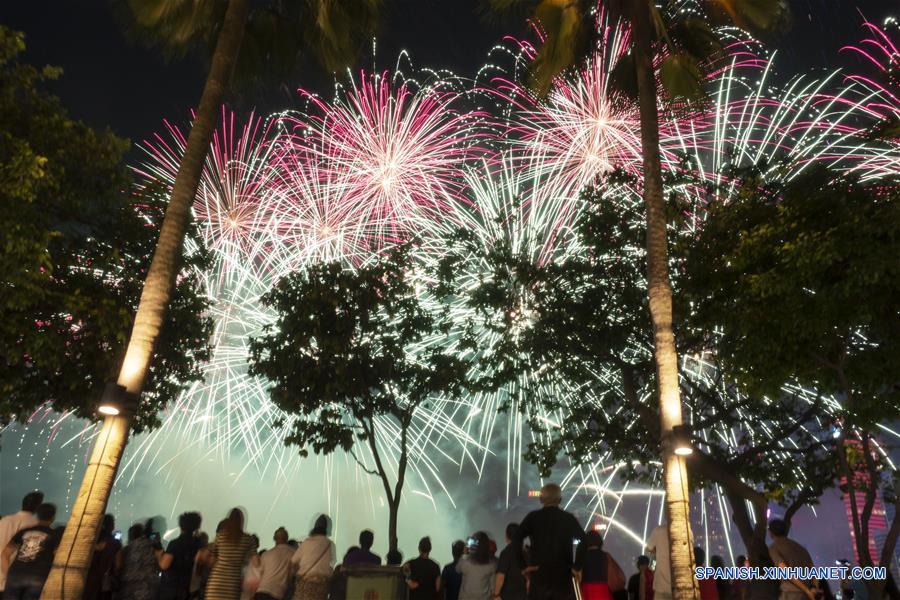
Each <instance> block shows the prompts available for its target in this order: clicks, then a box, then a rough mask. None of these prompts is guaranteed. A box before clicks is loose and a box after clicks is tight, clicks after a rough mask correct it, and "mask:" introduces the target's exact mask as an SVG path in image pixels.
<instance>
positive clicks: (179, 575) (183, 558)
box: [159, 512, 202, 600]
mask: <svg viewBox="0 0 900 600" xmlns="http://www.w3.org/2000/svg"><path fill="white" fill-rule="evenodd" d="M201 523H202V517H201V516H200V513H196V512H186V513H183V514H182V515H180V516H179V517H178V527H179V529H181V534H180V535H179V536H178V537H177V538H175V539H174V540H172V541H171V542H169V545H168V546H167V547H166V551H165V552H164V553H163V555H162V556H161V557H160V559H159V568H160V570H162V577H160V580H159V600H186V599H187V597H188V596H189V595H190V589H191V574H192V573H193V570H194V559H195V558H196V557H197V552H199V551H200V548H201V541H200V538H199V537H197V532H198V531H199V530H200V524H201Z"/></svg>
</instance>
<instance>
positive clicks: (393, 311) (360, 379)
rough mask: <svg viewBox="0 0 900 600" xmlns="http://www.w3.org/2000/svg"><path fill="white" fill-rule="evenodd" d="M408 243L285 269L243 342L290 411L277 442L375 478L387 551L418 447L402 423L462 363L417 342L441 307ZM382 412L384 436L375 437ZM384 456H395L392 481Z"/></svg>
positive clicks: (439, 325)
mask: <svg viewBox="0 0 900 600" xmlns="http://www.w3.org/2000/svg"><path fill="white" fill-rule="evenodd" d="M412 246H413V242H410V243H407V244H404V245H401V246H399V247H397V248H395V249H393V250H391V251H389V252H387V253H386V254H384V255H382V256H380V257H379V258H378V259H376V260H375V261H373V262H372V263H369V264H366V265H363V266H361V267H358V268H355V269H351V268H349V267H347V266H345V265H342V264H340V263H337V262H332V263H323V264H317V265H314V266H312V267H309V268H308V269H305V270H303V271H299V272H296V273H294V274H292V275H289V276H288V277H285V278H284V279H282V280H281V281H279V282H278V284H276V286H275V288H274V289H273V290H272V291H271V292H269V293H268V294H267V295H265V296H264V297H263V304H264V305H265V306H267V307H269V308H271V309H273V310H274V312H275V315H276V319H275V322H274V323H273V324H272V325H270V326H268V327H267V328H266V331H265V334H264V335H263V336H262V337H260V338H257V339H254V340H253V341H252V343H251V355H252V358H251V373H252V374H255V375H261V376H263V377H265V378H266V379H267V380H268V381H269V382H270V383H271V388H270V392H269V393H270V395H271V397H272V401H273V402H274V403H275V404H276V405H277V406H278V408H280V409H281V410H283V411H285V412H286V413H287V414H288V415H289V419H288V425H289V434H288V437H287V439H286V440H285V441H286V442H287V443H289V444H294V445H296V446H298V447H299V451H300V454H301V455H304V456H306V455H307V454H308V451H309V450H308V449H309V448H311V449H312V450H313V451H314V452H316V453H323V454H327V453H330V452H334V451H335V450H337V449H342V450H344V451H346V452H349V453H350V454H352V456H353V457H354V458H355V459H356V461H357V463H358V464H359V465H360V466H361V467H362V468H363V469H364V470H365V471H366V472H368V473H370V474H373V475H376V476H378V477H379V478H380V479H381V482H382V484H383V486H384V491H385V496H386V498H387V503H388V505H389V508H390V511H391V525H390V532H389V537H390V545H391V548H392V549H395V548H396V547H397V546H396V544H397V539H396V538H397V532H396V518H397V510H398V508H399V501H400V497H401V492H402V489H403V485H404V478H405V475H406V468H407V465H408V464H409V461H410V459H411V453H412V452H418V451H419V450H421V449H411V448H410V447H409V437H408V435H409V432H410V427H411V426H412V425H413V421H414V419H415V418H416V416H417V411H420V410H422V409H423V408H424V407H425V405H426V404H427V402H428V401H429V399H432V398H435V397H436V396H437V395H439V394H440V395H443V396H444V397H453V396H456V395H458V394H459V393H460V392H461V391H462V389H463V386H464V383H465V376H466V370H467V365H466V364H465V362H464V361H462V360H461V359H460V358H458V357H457V356H455V355H454V354H453V353H451V352H449V351H447V350H446V349H445V348H443V347H442V346H441V345H436V346H428V345H426V344H424V343H423V342H425V341H426V340H427V339H428V338H429V337H431V336H434V335H436V334H438V333H439V332H441V331H445V330H446V326H445V314H444V311H443V310H440V309H434V308H433V307H429V306H426V304H425V303H424V302H423V299H422V296H421V295H420V294H419V293H418V290H417V287H418V286H420V285H423V284H424V281H423V274H422V273H421V272H419V268H418V267H417V266H416V264H415V263H414V261H413V260H412V258H411V256H410V249H411V247H412ZM383 420H387V421H388V422H389V423H390V425H389V429H388V430H389V431H392V432H394V433H393V436H394V437H393V438H391V439H385V438H384V437H381V436H379V431H382V423H380V421H383ZM359 446H361V447H362V448H360V447H359ZM386 453H387V454H386ZM387 455H392V456H394V457H395V458H396V460H397V469H396V479H395V480H393V479H392V477H391V473H392V472H393V470H392V469H391V468H390V465H389V464H388V463H387V462H386V460H385V459H386V457H387Z"/></svg>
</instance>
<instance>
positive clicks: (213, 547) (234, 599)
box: [204, 533, 258, 600]
mask: <svg viewBox="0 0 900 600" xmlns="http://www.w3.org/2000/svg"><path fill="white" fill-rule="evenodd" d="M257 543H258V542H257V541H256V538H254V537H253V536H251V535H249V534H246V533H242V534H241V536H240V537H239V538H238V539H236V540H232V539H229V538H227V537H225V536H223V535H219V536H216V541H215V542H213V543H212V544H210V546H209V551H210V554H211V555H212V556H213V557H215V559H216V562H215V564H213V567H212V571H210V574H209V580H208V581H207V583H206V594H205V596H204V597H205V599H206V600H239V599H240V597H241V583H242V581H243V573H244V565H245V564H247V562H248V561H249V560H250V557H251V555H252V554H253V553H254V552H256V547H257Z"/></svg>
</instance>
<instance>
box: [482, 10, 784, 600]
mask: <svg viewBox="0 0 900 600" xmlns="http://www.w3.org/2000/svg"><path fill="white" fill-rule="evenodd" d="M487 3H488V5H489V6H490V7H491V9H492V10H494V11H496V12H505V11H508V10H510V9H514V8H519V9H521V8H525V9H526V10H530V11H531V14H532V15H533V18H534V20H535V21H536V22H537V23H538V24H539V25H540V27H541V28H542V33H543V38H542V44H541V46H540V49H539V52H538V55H537V57H536V59H535V62H534V69H533V87H534V88H535V90H536V91H537V93H538V94H545V93H546V92H547V91H548V90H549V89H550V86H551V83H552V81H553V79H554V78H555V77H557V76H558V75H560V74H564V73H565V71H567V70H568V69H569V68H571V67H573V66H577V65H578V64H579V63H581V62H583V61H584V59H585V56H586V55H589V54H590V53H592V52H593V51H594V44H593V43H592V40H591V38H592V37H593V36H594V34H595V32H596V25H595V23H594V20H593V19H594V15H595V13H596V10H597V7H598V3H597V2H596V0H488V2H487ZM600 6H601V7H602V8H603V9H604V10H608V11H610V13H611V14H612V15H613V17H616V18H622V19H624V20H625V21H627V22H628V23H629V25H630V26H631V34H632V42H631V52H630V53H629V54H627V55H626V56H625V57H624V58H623V59H622V60H621V61H620V63H619V65H617V67H616V69H615V70H616V73H615V77H614V79H615V80H616V81H617V82H618V85H619V87H620V88H621V89H622V90H623V91H625V92H626V93H629V94H630V95H632V96H634V97H635V98H636V100H637V102H638V105H639V107H640V121H641V150H642V155H643V156H642V159H643V160H642V163H643V182H642V183H643V185H642V187H643V200H644V211H645V217H644V218H645V221H646V224H647V227H646V237H645V247H646V269H647V282H648V285H647V295H648V299H649V303H648V308H649V311H650V316H651V321H652V323H653V330H654V354H653V357H654V362H655V364H656V385H657V391H658V398H659V419H660V428H661V430H662V431H663V432H670V431H672V428H673V427H675V426H677V425H679V424H680V423H681V421H682V407H681V399H680V398H679V384H678V356H677V353H676V347H675V337H674V333H673V331H672V321H673V319H672V288H671V283H670V281H669V273H668V257H667V255H668V248H667V241H666V205H665V200H664V198H663V177H662V167H661V163H660V152H659V110H660V107H659V100H660V99H661V98H667V97H668V98H679V97H680V98H697V97H700V96H702V88H701V82H702V79H703V71H704V69H705V68H706V67H708V66H709V65H710V64H711V62H710V58H712V57H713V56H714V55H716V54H717V53H719V52H720V51H721V48H722V43H721V42H720V40H719V39H718V35H717V32H716V30H715V29H714V28H713V27H711V26H710V23H711V22H712V23H715V22H716V21H719V22H730V23H734V24H737V25H739V26H742V27H752V28H754V29H762V30H769V29H773V28H775V27H776V26H777V25H780V24H783V23H784V19H783V17H784V15H785V14H786V12H785V10H784V3H783V2H781V0H710V1H708V2H698V3H696V4H694V3H688V2H685V1H684V0H664V1H663V2H662V3H658V2H655V1H649V0H635V1H632V2H622V1H619V0H609V1H605V2H601V3H600ZM666 437H667V439H668V434H667V436H666ZM662 453H663V462H664V463H665V465H666V467H665V471H666V476H665V488H666V497H667V502H666V512H667V515H666V516H667V521H668V523H669V537H670V540H671V541H672V543H671V554H672V556H671V564H672V573H673V580H672V581H673V593H674V595H675V597H676V598H679V599H683V598H696V597H698V594H699V589H698V588H697V583H696V580H695V579H694V577H693V571H692V569H691V566H692V564H693V557H692V553H691V551H690V549H691V547H692V546H691V544H690V539H689V536H690V531H689V526H690V524H689V522H688V512H689V507H688V498H687V496H686V495H685V493H684V492H683V490H684V489H686V487H687V486H686V485H684V481H683V477H684V465H683V462H682V461H681V460H680V459H679V457H678V456H676V455H675V454H674V453H673V451H672V449H671V448H670V447H669V444H664V445H663V446H662Z"/></svg>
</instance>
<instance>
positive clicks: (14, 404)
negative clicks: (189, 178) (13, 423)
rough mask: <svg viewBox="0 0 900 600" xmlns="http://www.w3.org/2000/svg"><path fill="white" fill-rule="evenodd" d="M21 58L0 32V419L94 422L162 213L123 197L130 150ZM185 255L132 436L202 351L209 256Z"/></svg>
mask: <svg viewBox="0 0 900 600" xmlns="http://www.w3.org/2000/svg"><path fill="white" fill-rule="evenodd" d="M24 47H25V45H24V36H23V35H22V34H20V33H16V32H13V31H11V30H9V29H7V28H0V229H2V230H3V232H4V236H3V242H2V245H0V270H2V271H3V273H4V280H3V283H2V287H0V289H2V294H0V298H2V301H0V306H2V310H3V318H2V325H0V355H2V363H0V392H2V393H0V418H2V419H4V420H7V419H10V418H18V419H24V418H27V417H28V416H30V414H31V413H32V412H33V411H34V410H36V409H37V408H38V407H40V406H42V405H43V404H44V403H45V402H52V403H53V407H54V409H55V410H57V411H69V410H72V411H75V413H76V414H78V415H79V416H82V417H87V418H93V417H94V409H95V406H96V402H97V399H98V398H99V396H100V394H101V393H102V390H103V386H104V384H105V382H106V381H107V380H109V379H114V378H115V373H116V371H117V369H118V366H119V363H120V362H121V360H122V356H123V352H124V345H125V341H126V338H127V335H128V332H129V330H130V327H131V320H132V317H133V314H134V310H135V307H136V305H137V301H138V297H139V294H140V290H141V284H142V281H143V275H144V271H145V269H146V268H147V265H148V264H149V261H150V256H151V253H152V251H153V246H154V244H155V242H156V237H157V234H158V224H159V221H160V220H161V217H162V210H163V208H164V201H163V199H162V198H163V197H162V195H161V194H160V193H159V190H154V189H142V190H138V189H135V188H134V187H133V185H132V183H131V182H130V180H129V177H128V171H127V168H126V167H125V165H124V161H123V157H124V154H125V152H126V150H127V148H128V142H127V141H126V140H122V139H120V138H117V137H116V136H115V135H113V134H112V133H110V132H108V131H95V130H93V129H91V128H90V127H88V126H86V125H84V124H83V123H81V122H79V121H76V120H73V119H71V118H70V117H69V116H68V115H67V114H66V111H65V109H64V108H63V107H62V105H61V103H60V102H59V100H58V99H57V98H56V97H54V96H52V95H51V94H49V93H48V92H47V91H46V90H45V89H44V86H45V83H46V82H47V81H48V80H50V79H53V78H55V77H57V76H59V75H60V71H59V70H58V69H55V68H52V67H44V68H43V69H38V68H35V67H33V66H31V65H28V64H25V63H23V62H21V61H20V59H19V55H20V53H21V52H22V51H23V50H24ZM87 158H89V160H86V159H87ZM194 247H195V250H193V251H191V252H189V253H187V256H186V261H185V265H184V271H183V273H182V277H181V280H180V282H179V285H178V294H177V300H176V302H175V303H174V305H173V309H172V311H171V313H170V315H169V318H168V320H167V322H166V327H165V330H164V332H163V336H162V337H163V339H162V340H161V341H160V344H159V346H158V349H157V352H156V357H155V360H154V366H153V375H152V377H151V379H152V381H151V382H150V384H149V386H148V388H147V393H145V394H144V396H143V397H142V399H141V403H140V406H139V407H138V413H137V418H136V419H135V421H134V428H135V429H136V430H141V429H143V428H146V427H149V426H153V425H155V424H156V422H157V416H156V415H157V412H158V411H159V410H160V409H161V408H162V407H163V406H164V404H165V403H166V402H168V401H169V400H172V399H173V398H174V397H175V396H177V394H178V393H179V391H180V390H181V389H183V388H184V386H185V385H187V384H188V383H189V382H190V381H193V380H196V379H197V378H199V371H198V366H199V364H200V362H201V361H202V360H204V359H205V358H206V356H207V353H208V351H207V340H208V338H209V332H210V322H209V321H208V320H207V319H206V317H204V316H203V315H204V311H205V309H206V306H207V300H206V297H205V296H204V295H203V291H202V286H201V284H200V279H199V277H198V271H197V269H199V268H201V267H202V266H203V265H204V264H205V261H206V256H205V253H204V252H203V250H202V248H200V247H199V246H196V245H195V246H194Z"/></svg>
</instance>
